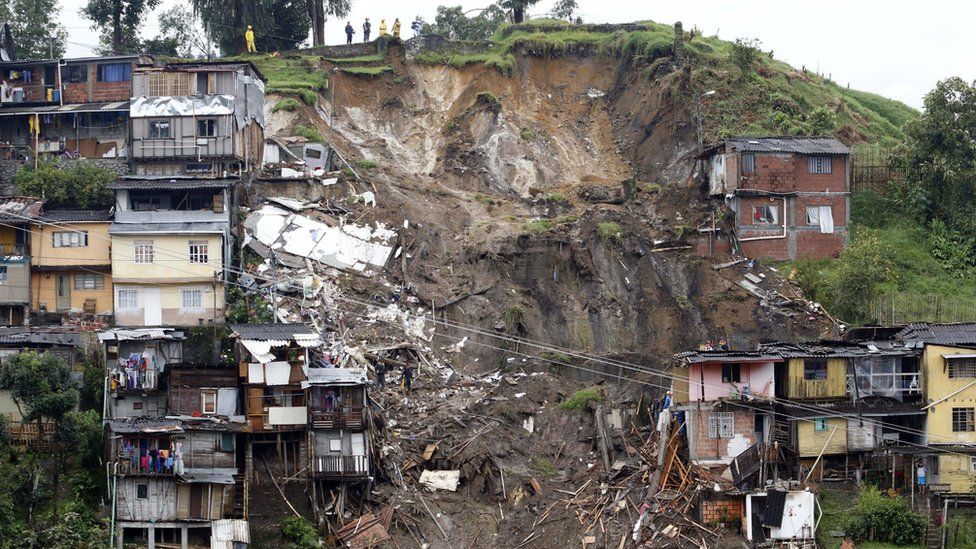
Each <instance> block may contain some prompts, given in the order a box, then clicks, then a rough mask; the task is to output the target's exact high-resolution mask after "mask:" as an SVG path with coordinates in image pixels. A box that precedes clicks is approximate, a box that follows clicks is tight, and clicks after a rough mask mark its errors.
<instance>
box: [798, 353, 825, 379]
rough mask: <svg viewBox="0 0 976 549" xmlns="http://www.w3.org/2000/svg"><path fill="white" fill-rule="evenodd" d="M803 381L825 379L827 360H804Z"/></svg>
mask: <svg viewBox="0 0 976 549" xmlns="http://www.w3.org/2000/svg"><path fill="white" fill-rule="evenodd" d="M803 379H827V359H826V358H807V359H804V361H803Z"/></svg>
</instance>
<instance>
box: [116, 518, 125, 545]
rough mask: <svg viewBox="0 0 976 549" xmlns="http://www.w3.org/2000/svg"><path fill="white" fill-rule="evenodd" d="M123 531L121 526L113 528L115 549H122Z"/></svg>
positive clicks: (117, 525)
mask: <svg viewBox="0 0 976 549" xmlns="http://www.w3.org/2000/svg"><path fill="white" fill-rule="evenodd" d="M123 530H125V529H124V528H122V525H121V524H116V526H115V549H122V539H123V536H122V532H123Z"/></svg>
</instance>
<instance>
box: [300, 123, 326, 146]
mask: <svg viewBox="0 0 976 549" xmlns="http://www.w3.org/2000/svg"><path fill="white" fill-rule="evenodd" d="M295 135H299V136H301V137H304V138H305V139H308V140H309V141H311V142H313V143H322V142H324V141H325V137H323V136H322V132H320V131H319V130H318V128H315V127H313V126H305V125H302V124H299V125H297V126H295Z"/></svg>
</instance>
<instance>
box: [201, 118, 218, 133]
mask: <svg viewBox="0 0 976 549" xmlns="http://www.w3.org/2000/svg"><path fill="white" fill-rule="evenodd" d="M201 126H202V127H203V129H204V131H205V132H212V133H201V132H200V129H201ZM197 137H217V119H216V118H197Z"/></svg>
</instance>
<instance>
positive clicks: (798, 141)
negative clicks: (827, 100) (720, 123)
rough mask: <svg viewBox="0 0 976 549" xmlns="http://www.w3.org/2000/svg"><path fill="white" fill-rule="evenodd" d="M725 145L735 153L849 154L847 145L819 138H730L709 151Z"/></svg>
mask: <svg viewBox="0 0 976 549" xmlns="http://www.w3.org/2000/svg"><path fill="white" fill-rule="evenodd" d="M722 145H725V147H727V148H728V149H729V150H731V151H736V152H760V153H799V154H850V153H851V149H850V148H848V147H847V145H845V144H843V143H841V142H840V141H838V140H836V139H834V138H833V137H821V136H794V135H785V136H772V137H730V138H728V139H726V140H725V141H722V142H720V143H717V144H716V145H715V146H713V147H711V149H715V148H716V147H720V146H722Z"/></svg>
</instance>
